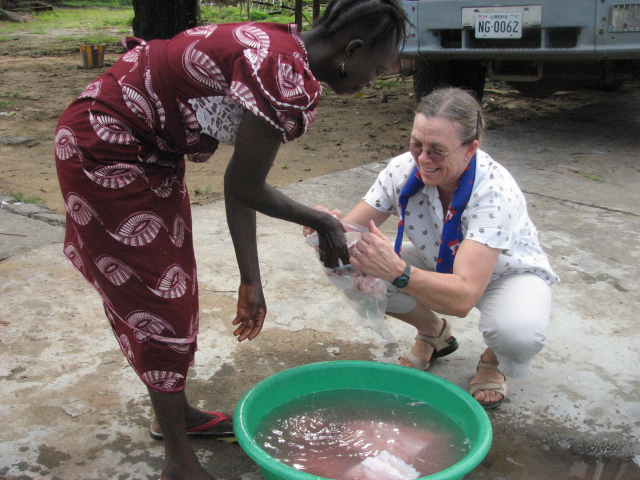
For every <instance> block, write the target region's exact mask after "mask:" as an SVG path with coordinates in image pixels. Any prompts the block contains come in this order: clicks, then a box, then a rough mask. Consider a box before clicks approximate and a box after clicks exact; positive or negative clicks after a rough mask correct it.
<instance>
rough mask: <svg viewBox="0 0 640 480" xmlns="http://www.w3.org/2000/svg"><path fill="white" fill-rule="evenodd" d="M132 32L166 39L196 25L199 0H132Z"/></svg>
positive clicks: (137, 34) (143, 37) (148, 38)
mask: <svg viewBox="0 0 640 480" xmlns="http://www.w3.org/2000/svg"><path fill="white" fill-rule="evenodd" d="M133 13H134V17H133V22H132V27H133V34H134V36H136V37H138V38H142V39H143V40H147V41H149V40H154V39H157V38H160V39H168V38H172V37H173V36H174V35H177V34H178V33H180V32H182V31H184V30H187V29H189V28H193V27H195V26H197V25H198V20H199V18H200V0H133Z"/></svg>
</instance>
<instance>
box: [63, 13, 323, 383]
mask: <svg viewBox="0 0 640 480" xmlns="http://www.w3.org/2000/svg"><path fill="white" fill-rule="evenodd" d="M124 43H125V45H126V47H127V48H128V51H127V52H126V53H125V54H124V55H123V56H122V57H120V58H119V59H118V61H117V62H116V63H115V64H114V65H113V67H111V68H109V69H108V70H107V71H105V73H104V74H102V75H101V76H100V77H99V78H97V79H96V80H95V81H94V82H92V83H91V84H90V85H89V86H88V87H87V88H86V89H85V90H84V92H82V94H81V95H80V96H79V97H78V98H77V99H76V100H75V101H74V102H73V103H72V104H71V105H70V106H69V107H68V108H67V109H66V110H65V112H64V113H63V114H62V116H61V117H60V120H59V122H58V127H57V130H56V136H55V156H56V165H57V170H58V178H59V181H60V187H61V189H62V194H63V197H64V202H65V208H66V212H67V223H66V237H65V241H64V254H65V256H66V257H67V258H68V259H69V260H70V262H71V263H72V264H73V266H74V267H75V268H76V269H77V270H78V271H79V272H80V273H81V274H82V275H83V276H84V277H85V279H86V280H87V281H88V282H89V283H91V284H92V285H93V286H94V287H95V288H96V289H97V291H98V292H99V294H100V296H101V297H102V301H103V303H104V308H105V311H106V314H107V317H108V319H109V321H110V324H111V327H112V328H113V331H114V333H115V336H116V338H117V340H118V342H119V344H120V347H121V349H122V351H123V353H124V354H125V356H126V357H127V359H128V360H129V363H130V364H131V366H132V367H133V369H134V370H135V371H136V373H137V374H138V376H139V377H140V378H141V379H142V381H143V382H144V383H145V384H146V385H148V386H149V387H150V388H152V389H154V390H157V391H164V392H172V391H179V390H182V389H183V388H184V385H185V380H186V377H187V371H188V369H189V367H190V366H191V365H192V364H193V361H194V354H195V351H196V348H197V343H196V337H197V334H198V319H199V315H198V283H197V269H196V261H195V257H194V249H193V233H192V225H191V208H190V202H189V195H188V191H187V187H186V184H185V157H186V159H188V160H190V161H195V162H202V161H206V160H207V159H208V158H209V157H210V156H211V155H212V154H213V152H215V150H216V149H217V147H218V144H219V143H220V142H223V143H228V144H233V143H234V142H235V137H236V133H237V129H238V126H239V124H240V122H241V120H242V118H243V115H244V113H245V112H246V111H247V110H249V111H251V112H252V113H253V114H255V115H257V116H258V117H260V118H262V119H263V120H264V121H266V122H268V123H269V124H270V125H272V126H273V128H275V129H276V130H277V131H278V132H279V133H280V135H281V138H282V141H283V142H287V141H289V140H292V139H294V138H297V137H299V136H301V135H302V134H304V133H306V131H307V130H308V128H309V126H310V125H311V123H312V122H313V120H314V118H315V112H316V106H317V103H318V101H319V99H320V96H321V93H322V89H321V86H320V83H319V82H318V81H317V80H316V79H315V77H314V76H313V74H312V73H311V71H310V70H309V65H308V61H307V53H306V50H305V48H304V43H303V41H302V38H301V37H300V35H299V33H298V31H297V29H296V26H295V25H282V24H270V23H243V24H224V25H208V26H203V27H197V28H194V29H191V30H187V31H185V32H183V33H181V34H179V35H177V36H176V37H174V38H173V39H171V40H153V41H150V42H148V43H146V42H144V41H142V40H139V39H135V38H127V39H125V40H124ZM256 148H260V146H259V145H256Z"/></svg>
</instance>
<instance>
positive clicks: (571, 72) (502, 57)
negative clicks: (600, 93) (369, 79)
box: [400, 0, 640, 98]
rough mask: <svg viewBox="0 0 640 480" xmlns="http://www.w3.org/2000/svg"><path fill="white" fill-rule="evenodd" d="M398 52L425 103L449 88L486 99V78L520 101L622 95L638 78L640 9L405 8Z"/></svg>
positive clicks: (455, 0) (521, 4)
mask: <svg viewBox="0 0 640 480" xmlns="http://www.w3.org/2000/svg"><path fill="white" fill-rule="evenodd" d="M403 5H404V8H405V10H406V12H407V14H408V15H409V20H410V22H411V26H410V28H409V31H408V36H407V39H406V42H405V45H404V47H403V49H402V52H401V57H400V58H401V59H402V61H403V64H404V65H407V64H409V65H410V68H412V71H413V72H414V77H413V79H414V89H415V93H416V96H417V97H418V98H420V97H421V96H423V95H424V94H426V93H429V92H430V91H431V90H433V89H434V88H436V87H439V86H444V85H452V86H458V87H463V88H466V89H469V90H472V91H474V92H475V93H476V96H477V97H478V98H482V94H483V91H484V83H485V79H486V77H490V78H492V79H495V80H499V81H504V82H507V83H508V84H510V85H511V86H512V87H514V88H515V89H517V90H518V91H520V92H521V93H522V94H523V95H526V96H531V97H538V98H543V97H546V96H549V95H551V94H552V93H554V92H556V91H559V90H573V89H577V88H585V87H587V88H593V87H599V88H606V89H612V90H613V89H616V88H619V87H620V86H621V85H622V84H623V83H624V82H627V81H633V80H636V79H638V78H640V3H631V2H624V1H612V0H538V1H534V2H530V3H529V2H527V1H526V0H520V1H513V0H512V1H508V0H507V1H505V0H403Z"/></svg>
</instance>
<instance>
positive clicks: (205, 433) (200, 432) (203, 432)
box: [149, 412, 237, 442]
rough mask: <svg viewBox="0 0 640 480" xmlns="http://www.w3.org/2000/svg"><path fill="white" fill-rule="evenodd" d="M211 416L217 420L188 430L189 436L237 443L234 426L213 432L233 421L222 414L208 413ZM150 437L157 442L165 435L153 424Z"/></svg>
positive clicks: (150, 427)
mask: <svg viewBox="0 0 640 480" xmlns="http://www.w3.org/2000/svg"><path fill="white" fill-rule="evenodd" d="M206 413H210V414H211V415H215V416H216V418H212V419H211V420H209V421H208V422H205V423H203V424H202V425H198V426H197V427H193V428H189V429H188V430H187V435H188V436H190V437H210V438H217V439H218V440H224V441H225V442H236V441H237V440H236V436H235V434H234V433H233V426H231V427H229V428H228V429H218V430H211V429H212V428H213V427H215V426H216V425H218V424H219V423H220V422H229V423H231V422H232V420H231V419H230V418H229V417H228V416H227V415H225V414H224V413H222V412H206ZM149 435H151V438H154V439H156V440H162V438H163V435H162V432H160V431H159V430H155V429H154V424H153V422H152V423H151V425H150V426H149Z"/></svg>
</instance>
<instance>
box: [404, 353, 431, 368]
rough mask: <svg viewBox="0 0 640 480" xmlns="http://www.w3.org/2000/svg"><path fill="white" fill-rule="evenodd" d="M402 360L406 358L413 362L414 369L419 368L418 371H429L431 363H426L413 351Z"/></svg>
mask: <svg viewBox="0 0 640 480" xmlns="http://www.w3.org/2000/svg"><path fill="white" fill-rule="evenodd" d="M400 358H405V359H407V360H409V362H411V365H412V366H413V368H417V369H418V370H427V369H428V368H429V365H431V362H425V361H424V360H423V359H422V358H420V357H419V356H417V355H416V354H415V353H413V352H412V351H408V352H405V353H404V354H403V355H402V356H401V357H400Z"/></svg>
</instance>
